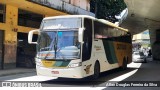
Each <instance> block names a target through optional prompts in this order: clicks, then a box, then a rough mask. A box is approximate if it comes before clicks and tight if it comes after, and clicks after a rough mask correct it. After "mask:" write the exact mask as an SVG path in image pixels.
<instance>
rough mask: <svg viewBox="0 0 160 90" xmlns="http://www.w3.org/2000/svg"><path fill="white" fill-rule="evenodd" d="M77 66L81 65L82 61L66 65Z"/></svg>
mask: <svg viewBox="0 0 160 90" xmlns="http://www.w3.org/2000/svg"><path fill="white" fill-rule="evenodd" d="M79 66H82V62H79V63H72V64H70V65H68V67H79Z"/></svg>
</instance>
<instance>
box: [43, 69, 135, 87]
mask: <svg viewBox="0 0 160 90" xmlns="http://www.w3.org/2000/svg"><path fill="white" fill-rule="evenodd" d="M135 69H136V68H128V69H127V70H125V71H122V70H121V69H120V68H117V69H114V70H110V71H107V72H104V73H102V74H101V75H100V77H99V78H98V79H96V80H91V79H90V78H84V79H71V78H58V79H54V80H49V81H44V82H41V83H42V84H43V85H45V86H51V87H53V86H57V87H60V86H71V87H74V86H76V87H77V86H78V87H85V86H86V87H88V86H89V87H94V86H99V85H100V84H103V83H105V82H107V81H108V80H110V79H113V78H116V77H118V76H120V75H123V74H126V73H128V72H131V71H133V70H135Z"/></svg>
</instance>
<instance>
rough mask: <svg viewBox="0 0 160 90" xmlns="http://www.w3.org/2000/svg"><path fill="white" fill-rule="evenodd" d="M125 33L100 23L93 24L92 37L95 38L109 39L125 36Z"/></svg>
mask: <svg viewBox="0 0 160 90" xmlns="http://www.w3.org/2000/svg"><path fill="white" fill-rule="evenodd" d="M125 34H126V32H125V31H122V30H119V29H117V28H113V27H110V26H108V25H106V24H103V23H101V22H98V21H95V22H94V35H95V38H99V39H100V38H111V37H118V36H123V35H125Z"/></svg>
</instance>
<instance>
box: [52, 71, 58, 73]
mask: <svg viewBox="0 0 160 90" xmlns="http://www.w3.org/2000/svg"><path fill="white" fill-rule="evenodd" d="M51 73H52V74H59V71H51Z"/></svg>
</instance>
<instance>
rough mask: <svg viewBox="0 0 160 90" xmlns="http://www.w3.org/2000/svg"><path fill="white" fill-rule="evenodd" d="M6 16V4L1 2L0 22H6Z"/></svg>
mask: <svg viewBox="0 0 160 90" xmlns="http://www.w3.org/2000/svg"><path fill="white" fill-rule="evenodd" d="M5 16H6V6H5V5H3V4H0V22H2V23H4V22H5Z"/></svg>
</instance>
